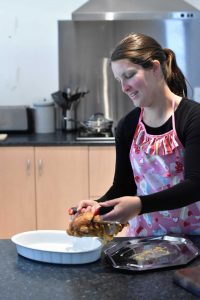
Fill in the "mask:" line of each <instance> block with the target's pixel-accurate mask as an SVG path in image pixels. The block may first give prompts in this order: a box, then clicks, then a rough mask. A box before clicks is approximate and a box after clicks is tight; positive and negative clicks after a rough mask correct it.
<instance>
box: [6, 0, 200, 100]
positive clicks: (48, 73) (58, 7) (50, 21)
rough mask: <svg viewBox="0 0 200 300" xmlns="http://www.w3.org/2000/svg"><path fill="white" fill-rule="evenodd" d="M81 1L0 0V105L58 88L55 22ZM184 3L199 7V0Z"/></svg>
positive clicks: (66, 17)
mask: <svg viewBox="0 0 200 300" xmlns="http://www.w3.org/2000/svg"><path fill="white" fill-rule="evenodd" d="M99 1H100V0H99ZM138 1H139V0H138ZM168 1H171V0H168ZM85 2H86V0H76V1H74V0H42V1H41V0H0V105H30V106H31V105H32V103H33V102H35V101H40V100H42V99H43V98H46V99H47V100H50V99H51V93H52V92H55V91H57V90H58V28H57V21H58V20H70V19H71V13H72V11H74V10H75V9H76V8H78V7H79V6H80V5H82V4H83V3H85ZM186 2H188V3H190V4H192V5H194V6H196V7H197V8H198V9H200V1H199V0H187V1H186Z"/></svg>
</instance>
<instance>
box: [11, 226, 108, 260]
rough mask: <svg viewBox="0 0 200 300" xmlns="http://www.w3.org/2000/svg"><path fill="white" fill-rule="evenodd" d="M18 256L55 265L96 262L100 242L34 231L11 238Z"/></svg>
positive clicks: (60, 233)
mask: <svg viewBox="0 0 200 300" xmlns="http://www.w3.org/2000/svg"><path fill="white" fill-rule="evenodd" d="M11 240H12V242H13V243H14V244H15V245H16V249H17V252H18V254H20V255H22V256H24V257H26V258H29V259H32V260H37V261H42V262H47V263H55V264H85V263H90V262H94V261H96V260H98V259H99V258H100V256H101V250H102V245H103V244H102V242H101V241H100V240H99V239H97V238H95V237H83V238H77V237H72V236H69V235H68V234H67V233H66V232H65V231H62V230H36V231H27V232H23V233H19V234H16V235H14V236H13V237H12V238H11Z"/></svg>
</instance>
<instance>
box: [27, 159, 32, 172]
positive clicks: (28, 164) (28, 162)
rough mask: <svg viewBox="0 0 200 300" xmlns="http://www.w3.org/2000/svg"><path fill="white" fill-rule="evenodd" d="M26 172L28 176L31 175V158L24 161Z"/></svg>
mask: <svg viewBox="0 0 200 300" xmlns="http://www.w3.org/2000/svg"><path fill="white" fill-rule="evenodd" d="M26 173H27V175H28V176H30V175H31V160H30V159H27V161H26Z"/></svg>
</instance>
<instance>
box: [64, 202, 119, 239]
mask: <svg viewBox="0 0 200 300" xmlns="http://www.w3.org/2000/svg"><path fill="white" fill-rule="evenodd" d="M112 209H113V207H100V208H99V210H98V211H96V213H95V214H94V216H95V215H101V214H105V213H107V212H109V211H111V210H112ZM68 213H69V214H70V215H74V214H76V213H77V208H76V207H71V208H69V210H68ZM91 223H98V224H100V225H101V224H102V225H103V226H104V230H105V233H106V234H108V235H114V234H115V233H116V232H117V228H119V226H120V227H121V226H124V225H123V224H121V223H120V222H117V221H104V220H100V221H99V220H98V221H96V220H95V219H94V218H93V219H92V220H91Z"/></svg>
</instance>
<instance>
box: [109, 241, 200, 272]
mask: <svg viewBox="0 0 200 300" xmlns="http://www.w3.org/2000/svg"><path fill="white" fill-rule="evenodd" d="M104 253H105V255H106V257H107V259H108V261H109V262H110V263H111V265H112V267H113V268H116V269H120V270H127V271H134V272H135V271H146V270H153V269H160V268H166V267H173V266H179V265H186V264H187V263H189V262H190V261H192V260H193V259H195V258H196V257H197V256H199V254H200V253H199V249H198V248H197V247H196V246H195V245H194V244H193V243H192V242H191V241H190V240H189V239H188V238H183V237H175V236H170V235H166V236H160V237H147V238H135V239H130V240H127V241H124V242H121V243H116V244H114V245H112V246H111V247H109V248H107V249H106V250H105V251H104Z"/></svg>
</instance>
